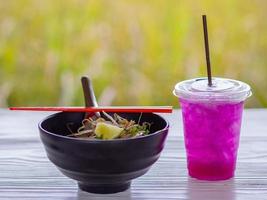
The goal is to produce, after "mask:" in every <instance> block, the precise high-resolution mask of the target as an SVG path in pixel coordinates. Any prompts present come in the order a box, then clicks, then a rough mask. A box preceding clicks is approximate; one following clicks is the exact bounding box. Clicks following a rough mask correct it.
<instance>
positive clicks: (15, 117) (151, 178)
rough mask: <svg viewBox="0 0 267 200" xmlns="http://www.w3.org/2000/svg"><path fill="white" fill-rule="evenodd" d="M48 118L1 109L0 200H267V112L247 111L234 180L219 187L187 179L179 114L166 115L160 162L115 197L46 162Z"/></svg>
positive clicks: (221, 182) (216, 183)
mask: <svg viewBox="0 0 267 200" xmlns="http://www.w3.org/2000/svg"><path fill="white" fill-rule="evenodd" d="M48 114H50V113H38V112H10V111H6V110H0V199H68V200H69V199H70V200H71V199H252V198H254V199H257V198H258V199H266V198H267V149H266V144H267V134H266V133H267V126H266V125H265V123H266V122H267V110H264V109H259V110H257V109H255V110H254V109H253V110H246V111H245V112H244V119H243V125H242V135H241V143H240V149H239V157H238V165H237V171H236V177H235V179H232V180H228V181H219V182H205V181H198V180H195V179H191V178H188V176H187V170H186V161H185V150H184V144H183V133H182V121H181V113H180V111H176V112H175V113H174V114H173V115H164V117H166V118H167V119H168V120H169V121H170V125H171V131H170V133H169V136H168V140H167V143H166V147H165V149H164V151H163V152H162V155H161V157H160V159H159V161H158V162H157V163H156V164H155V165H153V167H152V168H151V170H150V171H149V172H148V173H147V174H146V175H144V176H142V177H140V178H138V179H136V180H134V181H133V183H132V187H131V189H130V190H127V191H125V192H122V193H117V194H112V195H96V194H89V193H85V192H82V191H80V190H78V189H77V185H76V183H75V182H74V181H72V180H70V179H68V178H66V177H65V176H63V175H62V174H61V173H60V172H59V171H58V170H57V169H56V168H55V166H53V164H52V163H50V162H49V161H48V159H47V157H46V155H45V151H44V149H43V146H42V144H41V142H40V139H39V134H38V129H37V123H38V122H39V121H40V120H41V119H42V118H43V117H45V116H47V115H48ZM11 124H12V125H11Z"/></svg>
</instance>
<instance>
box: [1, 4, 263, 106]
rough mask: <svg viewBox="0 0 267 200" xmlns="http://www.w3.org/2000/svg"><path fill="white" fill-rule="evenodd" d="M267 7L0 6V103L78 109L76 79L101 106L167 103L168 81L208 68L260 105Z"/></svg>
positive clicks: (79, 99)
mask: <svg viewBox="0 0 267 200" xmlns="http://www.w3.org/2000/svg"><path fill="white" fill-rule="evenodd" d="M266 7H267V1H263V0H255V1H249V0H243V1H241V0H240V1H233V0H224V1H216V2H215V1H212V0H206V1H195V0H187V1H178V0H168V1H166V0H153V1H152V0H94V1H92V0H91V1H90V0H75V1H74V0H65V1H59V0H53V1H52V0H46V1H41V0H10V1H4V0H0V106H2V107H5V106H23V105H24V106H29V105H32V106H37V105H47V106H52V105H69V106H71V105H82V104H83V96H82V90H81V85H80V76H81V75H88V76H90V77H91V79H92V81H93V84H94V88H95V92H96V95H97V98H98V100H99V102H100V104H102V105H110V104H111V105H175V106H177V105H178V104H177V99H176V98H175V97H174V96H173V95H172V90H173V87H174V85H175V83H176V82H178V81H181V80H184V79H189V78H194V77H199V76H205V73H206V71H205V60H204V58H205V56H204V46H203V32H202V21H201V15H202V14H207V16H208V25H209V37H210V49H211V63H212V72H213V75H214V76H221V77H229V78H233V79H239V80H242V81H245V82H247V83H249V84H250V85H251V86H252V88H253V97H251V98H250V99H249V100H248V102H247V107H267V92H266V91H267V56H266V52H267V24H266V18H267V12H266Z"/></svg>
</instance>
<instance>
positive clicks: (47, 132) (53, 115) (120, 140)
mask: <svg viewBox="0 0 267 200" xmlns="http://www.w3.org/2000/svg"><path fill="white" fill-rule="evenodd" d="M61 113H64V112H57V113H54V114H51V115H49V116H47V117H45V118H44V119H42V120H41V121H40V122H39V123H38V128H39V130H41V134H43V133H45V134H48V135H51V136H53V137H58V138H61V139H65V140H70V141H73V142H86V143H115V142H123V141H135V140H143V139H145V138H149V137H152V136H153V135H157V134H159V133H161V132H163V131H165V130H168V129H169V122H168V120H166V119H165V118H163V117H162V116H160V115H158V114H155V113H151V114H153V115H156V116H157V117H159V118H160V119H162V120H163V121H164V122H165V123H166V126H165V127H164V128H162V129H160V130H158V131H156V132H153V133H149V134H148V135H144V136H139V137H135V138H118V139H109V140H101V139H93V140H86V139H82V138H74V137H68V136H64V135H59V134H56V133H53V132H50V131H47V130H46V129H44V128H43V127H42V125H43V123H44V122H45V121H46V120H48V119H51V118H53V117H55V116H56V115H59V114H61Z"/></svg>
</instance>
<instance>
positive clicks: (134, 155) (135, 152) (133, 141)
mask: <svg viewBox="0 0 267 200" xmlns="http://www.w3.org/2000/svg"><path fill="white" fill-rule="evenodd" d="M109 114H111V115H112V113H109ZM120 116H122V117H124V118H127V119H133V120H136V121H138V118H139V116H140V113H120ZM83 117H84V113H68V112H61V113H56V114H54V115H50V116H48V117H47V118H46V119H44V120H43V121H41V122H40V123H39V125H38V127H39V131H40V137H41V140H42V142H43V144H44V147H45V150H46V153H47V156H48V158H49V159H50V161H51V162H52V163H54V164H55V165H56V166H57V168H58V169H59V170H60V171H61V172H62V173H63V174H64V175H66V176H68V177H70V178H72V179H74V180H77V181H78V185H79V187H80V189H82V190H84V191H87V192H93V193H115V192H120V191H123V190H126V189H127V188H129V186H130V184H131V180H132V179H134V178H137V177H139V176H142V175H143V174H145V173H146V172H147V171H148V170H149V168H150V167H151V165H152V164H153V163H155V162H156V161H157V160H158V158H159V156H160V152H161V151H162V149H163V147H164V142H165V139H166V136H167V134H168V129H169V124H168V122H167V121H166V120H165V119H163V118H162V117H161V116H159V115H156V114H153V113H143V114H142V118H141V122H143V121H146V122H150V123H152V125H151V129H150V132H151V133H150V134H149V135H147V136H141V137H136V138H128V139H113V140H86V139H79V138H71V137H67V136H66V135H67V134H69V130H68V129H67V127H66V124H67V123H74V124H75V125H76V128H77V127H79V126H80V125H81V124H80V123H81V121H82V119H83Z"/></svg>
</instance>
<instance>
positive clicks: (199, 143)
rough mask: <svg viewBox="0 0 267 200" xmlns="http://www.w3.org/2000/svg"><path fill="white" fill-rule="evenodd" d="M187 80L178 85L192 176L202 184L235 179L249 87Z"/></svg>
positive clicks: (231, 82) (228, 81)
mask: <svg viewBox="0 0 267 200" xmlns="http://www.w3.org/2000/svg"><path fill="white" fill-rule="evenodd" d="M212 83H213V85H212V87H209V86H208V80H207V78H197V79H191V80H186V81H183V82H180V83H177V84H176V85H175V89H174V91H173V93H174V95H175V96H177V97H178V98H179V101H180V105H181V108H182V115H183V127H184V140H185V148H186V154H187V168H188V172H189V175H190V176H191V177H193V178H197V179H201V180H211V181H212V180H226V179H229V178H232V177H233V176H234V172H235V167H236V159H237V151H238V146H239V137H240V127H241V121H242V112H243V107H244V101H245V100H246V99H247V98H248V97H249V96H251V89H250V86H249V85H248V84H246V83H243V82H241V81H237V80H231V79H224V78H213V79H212Z"/></svg>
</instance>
